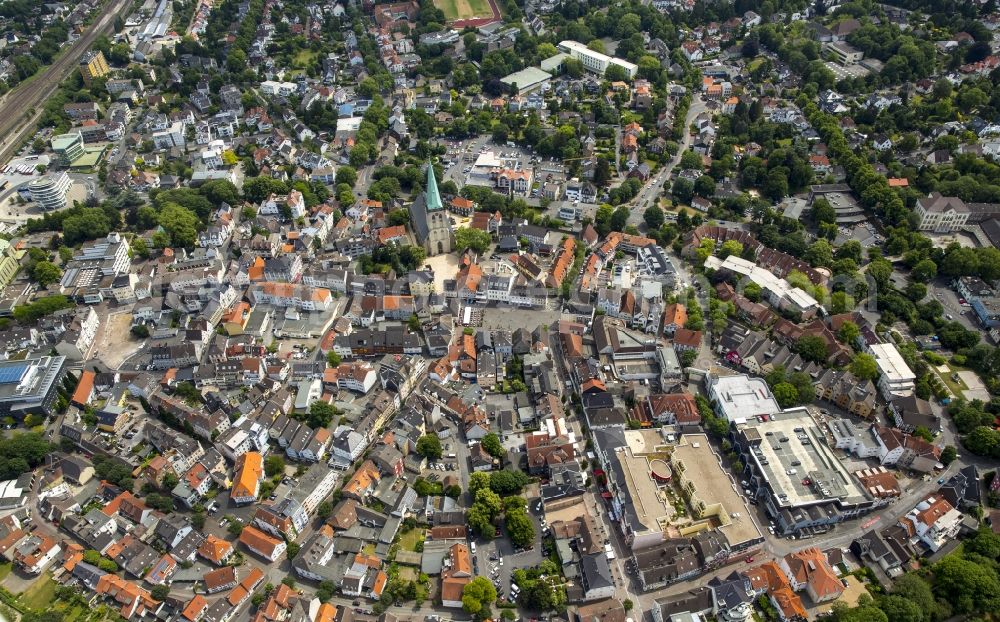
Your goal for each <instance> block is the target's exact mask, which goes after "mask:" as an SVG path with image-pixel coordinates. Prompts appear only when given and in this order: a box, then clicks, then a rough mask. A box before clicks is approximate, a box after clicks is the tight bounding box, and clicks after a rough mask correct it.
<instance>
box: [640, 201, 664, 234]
mask: <svg viewBox="0 0 1000 622" xmlns="http://www.w3.org/2000/svg"><path fill="white" fill-rule="evenodd" d="M642 219H643V220H644V221H645V222H646V226H647V227H649V228H650V229H659V228H660V227H662V226H663V221H664V218H663V210H662V209H660V206H659V205H650V206H649V207H647V208H646V211H645V212H643V213H642Z"/></svg>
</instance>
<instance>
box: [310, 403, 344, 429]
mask: <svg viewBox="0 0 1000 622" xmlns="http://www.w3.org/2000/svg"><path fill="white" fill-rule="evenodd" d="M339 414H340V411H339V410H337V409H336V408H334V406H333V405H332V404H330V402H325V401H323V400H316V401H315V402H313V403H312V404H310V405H309V414H308V415H307V416H306V424H307V425H308V426H309V427H310V428H313V429H314V430H315V429H317V428H326V427H329V426H330V422H331V421H333V418H334V416H336V415H339Z"/></svg>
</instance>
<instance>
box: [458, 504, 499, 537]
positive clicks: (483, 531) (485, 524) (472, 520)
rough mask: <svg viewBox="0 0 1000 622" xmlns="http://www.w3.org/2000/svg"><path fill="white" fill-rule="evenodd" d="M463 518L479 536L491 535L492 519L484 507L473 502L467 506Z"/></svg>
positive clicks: (492, 528)
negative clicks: (469, 506)
mask: <svg viewBox="0 0 1000 622" xmlns="http://www.w3.org/2000/svg"><path fill="white" fill-rule="evenodd" d="M465 520H466V521H467V522H468V523H469V527H471V528H472V531H473V532H474V533H475V534H477V535H478V536H479V537H481V538H492V537H493V530H494V527H493V519H492V518H491V517H490V515H489V512H488V511H487V510H486V508H485V507H483V506H481V505H475V504H473V506H472V507H471V508H469V511H468V512H467V513H466V515H465Z"/></svg>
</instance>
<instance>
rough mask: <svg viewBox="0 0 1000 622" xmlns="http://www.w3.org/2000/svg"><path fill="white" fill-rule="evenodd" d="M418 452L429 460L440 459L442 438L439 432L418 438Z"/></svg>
mask: <svg viewBox="0 0 1000 622" xmlns="http://www.w3.org/2000/svg"><path fill="white" fill-rule="evenodd" d="M417 453H418V454H420V455H421V456H423V457H424V458H427V459H428V460H440V459H441V455H442V451H441V439H440V438H438V435H437V434H425V435H423V436H421V437H420V438H419V439H417Z"/></svg>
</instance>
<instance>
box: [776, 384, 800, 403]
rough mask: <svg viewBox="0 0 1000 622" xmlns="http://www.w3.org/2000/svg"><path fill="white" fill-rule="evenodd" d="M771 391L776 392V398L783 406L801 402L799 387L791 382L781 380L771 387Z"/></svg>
mask: <svg viewBox="0 0 1000 622" xmlns="http://www.w3.org/2000/svg"><path fill="white" fill-rule="evenodd" d="M771 392H772V393H774V399H775V400H777V401H778V404H779V405H781V407H782V408H787V407H789V406H795V405H796V404H798V403H799V392H798V389H796V388H795V386H794V385H793V384H791V383H789V382H779V383H778V384H776V385H774V387H772V388H771Z"/></svg>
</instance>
